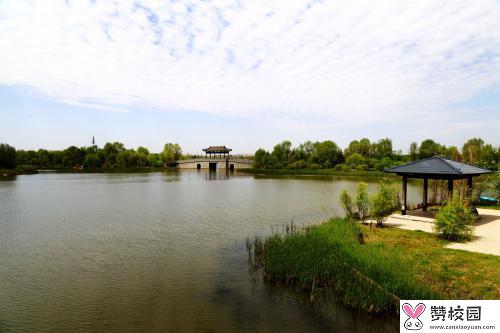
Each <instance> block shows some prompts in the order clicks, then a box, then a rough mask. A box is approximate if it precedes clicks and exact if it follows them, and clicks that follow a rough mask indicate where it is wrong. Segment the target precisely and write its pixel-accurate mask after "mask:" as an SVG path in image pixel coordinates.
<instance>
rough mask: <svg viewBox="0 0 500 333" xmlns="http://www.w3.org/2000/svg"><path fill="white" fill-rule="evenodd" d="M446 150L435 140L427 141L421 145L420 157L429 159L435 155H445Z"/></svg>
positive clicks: (419, 149)
mask: <svg viewBox="0 0 500 333" xmlns="http://www.w3.org/2000/svg"><path fill="white" fill-rule="evenodd" d="M444 150H445V148H444V146H442V145H440V144H439V143H436V142H434V140H431V139H427V140H424V141H422V142H421V143H420V147H419V148H418V157H419V158H427V157H432V156H434V155H443V154H444Z"/></svg>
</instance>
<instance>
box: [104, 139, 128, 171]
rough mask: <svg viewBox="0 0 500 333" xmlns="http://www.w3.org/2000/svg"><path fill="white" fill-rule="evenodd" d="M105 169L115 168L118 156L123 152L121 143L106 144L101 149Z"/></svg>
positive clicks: (123, 147) (123, 148)
mask: <svg viewBox="0 0 500 333" xmlns="http://www.w3.org/2000/svg"><path fill="white" fill-rule="evenodd" d="M102 151H103V154H104V159H105V164H106V166H107V167H115V166H117V158H118V154H120V153H121V152H124V151H125V146H124V145H123V143H121V142H113V143H111V142H108V143H106V144H105V145H104V148H103V149H102Z"/></svg>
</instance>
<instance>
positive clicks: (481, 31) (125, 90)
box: [0, 0, 500, 153]
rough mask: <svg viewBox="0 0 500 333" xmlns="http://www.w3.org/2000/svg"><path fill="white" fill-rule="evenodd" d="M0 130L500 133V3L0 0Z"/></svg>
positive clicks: (55, 133) (212, 139)
mask: <svg viewBox="0 0 500 333" xmlns="http://www.w3.org/2000/svg"><path fill="white" fill-rule="evenodd" d="M0 36H2V37H1V38H0V50H2V52H0V102H1V103H0V142H7V143H10V144H12V145H14V146H16V147H18V148H21V149H23V148H24V149H34V148H40V147H43V148H47V149H61V148H65V147H67V146H69V145H78V146H83V145H88V144H90V141H91V138H92V136H95V137H96V140H97V142H98V143H99V144H101V145H102V144H103V143H105V142H107V141H121V142H124V143H125V144H126V145H127V146H129V147H134V148H135V147H137V146H139V145H143V146H146V147H148V148H150V149H151V150H152V151H159V150H160V149H161V147H162V146H163V144H164V143H165V142H178V143H179V144H180V145H181V146H182V147H183V149H184V151H186V152H191V153H195V152H199V151H200V150H201V148H203V147H205V146H207V145H224V144H225V145H228V146H231V147H232V148H233V149H234V150H235V152H238V153H239V152H241V153H251V152H253V151H255V150H256V149H257V148H259V147H264V148H267V149H270V148H272V146H273V145H274V144H275V143H277V142H279V141H282V140H284V139H290V140H291V141H292V142H293V143H295V144H298V143H300V142H303V141H305V140H313V141H314V140H325V139H331V140H334V141H336V142H337V143H339V144H340V145H341V146H342V147H345V146H346V145H347V144H348V143H349V142H350V141H351V140H353V139H359V138H362V137H368V138H370V139H372V140H376V139H379V138H382V137H390V138H392V139H393V141H394V146H395V148H397V149H402V150H403V151H406V150H407V148H408V146H409V144H410V142H412V141H420V140H422V139H425V138H428V137H432V138H434V139H436V140H438V141H440V142H442V143H444V144H447V145H451V144H453V145H458V146H461V145H462V144H463V142H464V140H466V139H467V138H470V137H474V136H480V137H482V138H484V139H485V140H486V141H487V142H490V143H493V144H495V145H498V144H499V143H500V134H499V131H498V129H499V128H500V2H498V1H494V0H492V1H488V0H485V1H434V0H428V1H427V0H425V1H424V0H422V1H415V2H411V3H405V2H401V1H380V2H377V3H376V4H374V3H372V2H369V1H352V2H348V3H347V2H345V1H328V2H322V1H291V0H289V1H257V0H256V1H251V2H250V1H249V2H239V1H231V0H224V1H222V0H221V1H203V2H201V1H147V2H146V1H138V0H135V1H134V0H123V1H105V2H104V1H99V0H96V1H90V0H81V1H74V0H66V1H64V0H60V1H59V0H54V1H51V2H47V1H25V0H3V1H0Z"/></svg>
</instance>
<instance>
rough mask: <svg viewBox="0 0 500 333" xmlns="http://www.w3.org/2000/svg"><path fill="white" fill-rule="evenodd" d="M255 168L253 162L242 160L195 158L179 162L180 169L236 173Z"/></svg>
mask: <svg viewBox="0 0 500 333" xmlns="http://www.w3.org/2000/svg"><path fill="white" fill-rule="evenodd" d="M252 167H253V161H252V160H247V159H241V158H195V159H191V160H179V161H177V168H178V169H197V170H201V169H221V170H222V169H224V170H228V171H236V170H238V169H248V168H252Z"/></svg>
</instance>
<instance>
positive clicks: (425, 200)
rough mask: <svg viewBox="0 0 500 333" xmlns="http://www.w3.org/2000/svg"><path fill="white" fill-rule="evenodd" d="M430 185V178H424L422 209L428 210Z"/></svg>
mask: <svg viewBox="0 0 500 333" xmlns="http://www.w3.org/2000/svg"><path fill="white" fill-rule="evenodd" d="M428 187H429V179H427V178H424V193H423V194H424V196H423V201H422V210H423V211H424V212H426V211H427V188H428Z"/></svg>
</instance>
